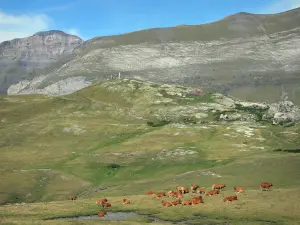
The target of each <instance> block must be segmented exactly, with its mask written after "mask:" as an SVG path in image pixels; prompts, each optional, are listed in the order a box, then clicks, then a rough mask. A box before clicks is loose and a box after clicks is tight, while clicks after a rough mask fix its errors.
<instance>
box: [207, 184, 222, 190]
mask: <svg viewBox="0 0 300 225" xmlns="http://www.w3.org/2000/svg"><path fill="white" fill-rule="evenodd" d="M225 187H226V185H225V184H213V185H212V186H211V189H212V190H215V189H218V190H221V189H223V188H225Z"/></svg>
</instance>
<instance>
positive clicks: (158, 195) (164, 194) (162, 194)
mask: <svg viewBox="0 0 300 225" xmlns="http://www.w3.org/2000/svg"><path fill="white" fill-rule="evenodd" d="M153 195H154V198H161V197H163V196H166V192H158V193H154V194H153Z"/></svg>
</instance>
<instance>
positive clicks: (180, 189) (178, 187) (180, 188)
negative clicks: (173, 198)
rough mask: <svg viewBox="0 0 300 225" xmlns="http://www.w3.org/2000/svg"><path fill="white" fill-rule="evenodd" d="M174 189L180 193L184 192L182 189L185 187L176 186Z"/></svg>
mask: <svg viewBox="0 0 300 225" xmlns="http://www.w3.org/2000/svg"><path fill="white" fill-rule="evenodd" d="M176 189H177V191H179V192H181V193H182V194H184V189H185V187H183V186H177V187H176Z"/></svg>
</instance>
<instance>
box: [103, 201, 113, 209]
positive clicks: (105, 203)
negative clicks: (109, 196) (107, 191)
mask: <svg viewBox="0 0 300 225" xmlns="http://www.w3.org/2000/svg"><path fill="white" fill-rule="evenodd" d="M102 206H103V208H108V207H111V204H110V203H108V202H104V203H102Z"/></svg>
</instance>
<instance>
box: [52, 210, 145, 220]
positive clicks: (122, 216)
mask: <svg viewBox="0 0 300 225" xmlns="http://www.w3.org/2000/svg"><path fill="white" fill-rule="evenodd" d="M137 216H139V214H137V213H135V212H107V214H106V215H105V216H103V217H100V216H98V215H90V216H74V217H61V218H55V219H53V220H109V221H124V220H126V219H128V218H132V217H137Z"/></svg>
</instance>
